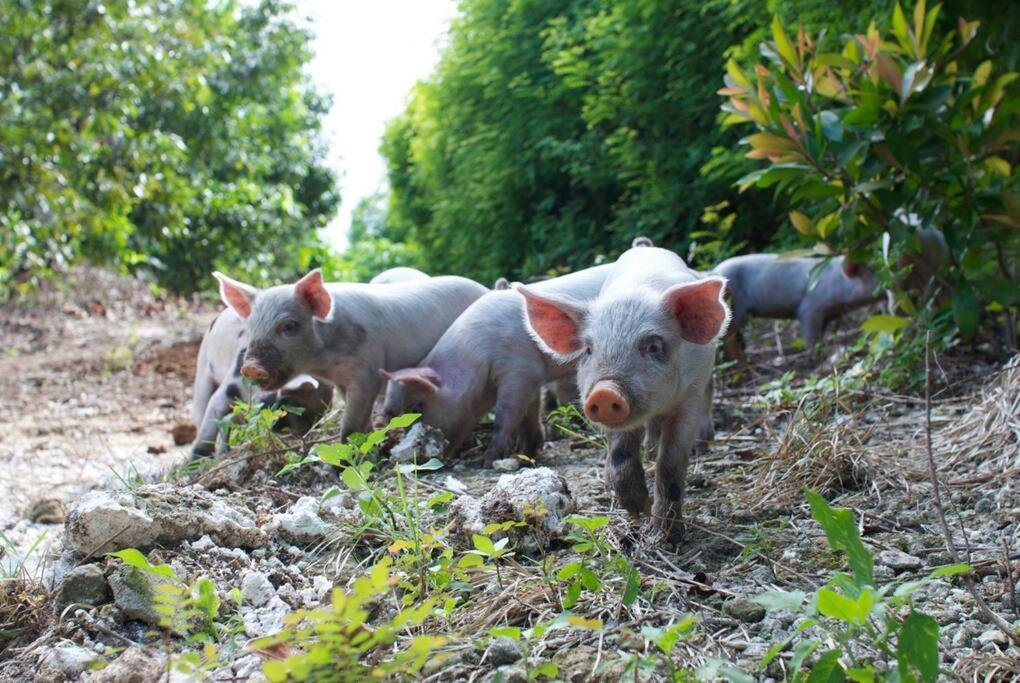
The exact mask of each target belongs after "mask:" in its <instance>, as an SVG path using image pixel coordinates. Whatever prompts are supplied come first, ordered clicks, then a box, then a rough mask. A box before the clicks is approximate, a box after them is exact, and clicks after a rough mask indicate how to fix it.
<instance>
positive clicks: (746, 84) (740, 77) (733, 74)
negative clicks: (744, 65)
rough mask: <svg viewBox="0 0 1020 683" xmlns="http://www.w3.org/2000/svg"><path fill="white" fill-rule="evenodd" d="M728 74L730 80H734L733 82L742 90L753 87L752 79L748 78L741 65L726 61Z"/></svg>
mask: <svg viewBox="0 0 1020 683" xmlns="http://www.w3.org/2000/svg"><path fill="white" fill-rule="evenodd" d="M726 73H727V74H729V76H730V78H732V79H733V82H734V83H736V84H737V85H739V86H740V87H741V88H744V89H748V88H750V87H751V79H750V78H748V76H747V74H745V73H744V71H743V69H741V68H740V65H738V64H737V63H736V62H735V61H733V60H732V59H730V60H727V61H726Z"/></svg>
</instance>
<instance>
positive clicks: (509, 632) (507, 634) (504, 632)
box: [489, 626, 521, 640]
mask: <svg viewBox="0 0 1020 683" xmlns="http://www.w3.org/2000/svg"><path fill="white" fill-rule="evenodd" d="M489 635H490V636H492V637H493V638H510V639H511V640H520V639H521V629H519V628H518V627H516V626H493V627H492V628H490V629H489Z"/></svg>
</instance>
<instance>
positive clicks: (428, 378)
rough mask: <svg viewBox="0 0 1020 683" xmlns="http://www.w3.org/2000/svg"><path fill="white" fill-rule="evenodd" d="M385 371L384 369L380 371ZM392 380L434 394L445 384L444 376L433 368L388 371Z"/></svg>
mask: <svg viewBox="0 0 1020 683" xmlns="http://www.w3.org/2000/svg"><path fill="white" fill-rule="evenodd" d="M380 372H384V371H380ZM386 377H387V378H388V379H389V380H390V381H391V382H400V383H401V384H407V385H410V386H415V387H418V388H420V389H423V390H424V391H425V392H427V393H429V394H434V393H436V392H438V391H439V388H440V387H442V386H443V378H442V377H440V375H439V373H438V372H436V371H435V370H433V369H432V368H427V367H426V368H405V369H403V370H397V371H396V372H388V373H386Z"/></svg>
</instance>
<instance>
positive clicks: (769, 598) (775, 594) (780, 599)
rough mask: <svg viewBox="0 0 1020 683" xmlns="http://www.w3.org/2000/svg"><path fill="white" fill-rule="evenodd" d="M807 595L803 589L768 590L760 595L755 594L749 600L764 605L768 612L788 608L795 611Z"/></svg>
mask: <svg viewBox="0 0 1020 683" xmlns="http://www.w3.org/2000/svg"><path fill="white" fill-rule="evenodd" d="M805 597H807V596H806V594H805V593H804V591H800V590H794V591H768V592H767V593H762V594H761V595H756V596H754V597H753V598H751V600H753V601H754V602H756V603H758V604H759V605H761V606H762V607H764V608H765V609H766V610H768V611H769V612H777V611H779V610H789V611H791V612H796V611H797V610H799V609H800V606H801V605H803V604H804V598H805Z"/></svg>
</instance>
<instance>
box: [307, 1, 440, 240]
mask: <svg viewBox="0 0 1020 683" xmlns="http://www.w3.org/2000/svg"><path fill="white" fill-rule="evenodd" d="M297 7H298V11H299V13H300V14H302V15H304V16H307V17H310V18H311V19H312V29H313V30H314V31H315V42H314V45H313V47H314V49H315V53H316V54H315V59H314V60H313V61H312V64H311V72H312V77H313V78H314V79H315V80H316V82H317V83H319V85H320V86H321V87H323V88H324V89H325V90H326V91H327V92H330V93H332V95H333V110H332V111H331V112H330V114H329V117H328V118H327V119H326V134H327V138H328V140H329V141H330V162H331V163H332V165H333V166H334V167H336V168H338V169H339V170H340V171H341V172H342V176H341V196H342V204H341V206H340V213H339V216H338V217H337V218H336V219H335V220H334V221H333V223H332V224H331V225H330V226H329V228H328V229H327V231H326V234H327V236H328V238H329V240H330V241H331V242H332V243H333V244H335V245H337V246H340V247H342V246H345V245H346V233H347V230H348V228H349V227H350V225H351V210H352V209H353V208H354V206H355V205H356V204H357V203H358V200H360V199H361V198H362V197H366V196H368V195H371V194H372V193H374V192H375V191H376V190H377V189H379V187H380V184H381V183H382V181H383V178H384V176H385V164H384V163H383V160H382V158H381V157H380V156H379V152H378V149H379V141H380V139H381V137H382V133H383V129H384V128H385V126H386V121H387V120H389V119H391V118H393V117H394V116H396V115H397V114H399V113H400V112H401V110H402V109H403V106H404V103H405V102H406V101H407V94H408V92H409V91H410V89H411V86H412V85H414V83H415V81H417V80H419V79H421V78H424V77H425V76H427V75H429V73H430V72H431V71H432V69H433V67H434V66H435V64H436V60H437V59H438V51H439V47H440V45H441V39H442V37H443V35H444V34H445V31H446V27H447V26H448V24H449V21H450V19H451V18H453V16H454V14H455V13H456V3H455V2H454V0H297Z"/></svg>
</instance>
